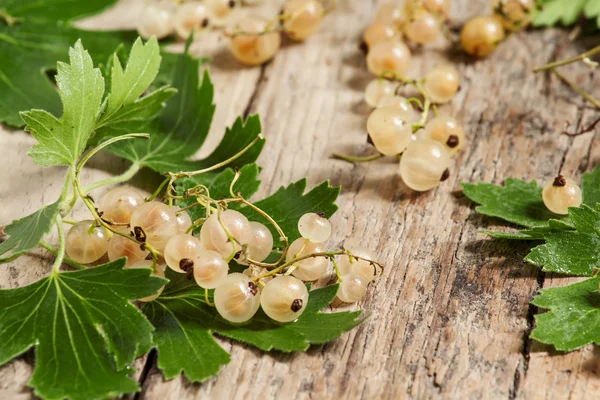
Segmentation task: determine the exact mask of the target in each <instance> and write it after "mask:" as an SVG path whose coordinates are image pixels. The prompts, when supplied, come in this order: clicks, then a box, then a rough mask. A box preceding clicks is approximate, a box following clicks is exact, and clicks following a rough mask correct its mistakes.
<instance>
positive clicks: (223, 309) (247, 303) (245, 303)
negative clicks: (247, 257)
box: [214, 272, 260, 323]
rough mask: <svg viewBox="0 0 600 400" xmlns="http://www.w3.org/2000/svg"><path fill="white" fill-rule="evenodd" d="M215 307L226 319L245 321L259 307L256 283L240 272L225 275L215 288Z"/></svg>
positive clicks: (258, 293) (238, 321) (236, 321)
mask: <svg viewBox="0 0 600 400" xmlns="http://www.w3.org/2000/svg"><path fill="white" fill-rule="evenodd" d="M214 300H215V308H216V309H217V312H218V313H219V314H220V315H221V317H223V318H225V319H226V320H228V321H231V322H235V323H240V322H246V321H248V320H249V319H250V318H252V317H253V316H254V314H256V311H258V307H260V291H259V288H258V285H256V283H254V282H253V281H252V280H251V279H250V278H249V277H247V276H246V275H244V274H240V273H237V272H235V273H233V274H229V275H227V276H226V277H225V278H224V279H223V280H222V281H221V282H220V283H219V285H218V286H217V287H216V288H215V294H214Z"/></svg>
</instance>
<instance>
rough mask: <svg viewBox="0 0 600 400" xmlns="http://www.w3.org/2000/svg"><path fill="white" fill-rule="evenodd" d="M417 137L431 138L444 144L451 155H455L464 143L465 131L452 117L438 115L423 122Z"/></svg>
mask: <svg viewBox="0 0 600 400" xmlns="http://www.w3.org/2000/svg"><path fill="white" fill-rule="evenodd" d="M419 137H420V138H422V139H433V140H435V141H436V142H440V143H441V144H443V145H444V146H446V150H448V153H450V155H451V156H453V155H455V154H456V153H457V152H458V151H459V150H460V149H462V148H463V147H464V145H465V132H464V130H463V128H462V126H461V125H460V124H459V123H458V121H457V120H456V119H454V118H453V117H448V116H444V115H440V116H438V117H435V118H432V119H431V120H429V122H427V124H425V129H423V130H422V131H421V132H420V134H419Z"/></svg>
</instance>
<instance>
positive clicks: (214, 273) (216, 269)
mask: <svg viewBox="0 0 600 400" xmlns="http://www.w3.org/2000/svg"><path fill="white" fill-rule="evenodd" d="M228 272H229V264H227V262H225V260H224V259H223V257H222V256H221V255H220V254H219V253H217V252H216V251H212V250H204V251H202V252H201V253H200V255H199V256H198V257H197V258H196V259H194V279H195V280H196V283H197V284H198V286H200V287H202V288H205V289H214V288H216V287H217V286H219V284H221V282H223V279H225V277H226V276H227V273H228Z"/></svg>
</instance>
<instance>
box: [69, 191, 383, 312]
mask: <svg viewBox="0 0 600 400" xmlns="http://www.w3.org/2000/svg"><path fill="white" fill-rule="evenodd" d="M98 210H99V215H100V216H101V218H102V220H103V221H104V222H106V223H107V224H109V225H108V226H112V227H114V230H111V232H109V231H108V230H107V229H106V228H105V227H104V226H101V225H99V224H97V223H96V221H91V220H85V221H80V222H77V223H75V224H74V225H73V226H72V227H71V229H70V230H69V232H68V233H67V237H66V252H67V255H68V256H69V257H70V258H71V259H72V260H73V261H76V262H78V263H81V264H90V263H93V262H95V261H98V260H99V259H100V258H102V257H103V256H104V255H105V254H108V259H109V260H111V261H112V260H116V259H118V258H121V257H127V262H126V265H125V267H126V268H151V269H152V270H153V272H152V273H153V274H154V275H156V276H160V277H164V276H165V268H166V266H168V267H169V268H171V269H172V270H173V271H175V272H178V273H183V274H186V275H187V278H188V279H194V280H195V282H196V283H197V284H198V286H200V287H201V288H204V289H206V290H208V289H214V303H215V304H214V305H215V307H216V309H217V311H218V312H219V314H220V315H221V316H222V317H223V318H225V319H226V320H228V321H231V322H236V323H239V322H245V321H248V320H249V319H250V318H252V316H253V315H254V314H255V313H256V311H257V310H258V308H259V306H261V307H262V309H263V310H264V312H265V313H266V314H267V315H268V316H269V317H271V318H272V319H274V320H275V321H279V322H290V321H294V320H295V319H297V318H298V317H299V316H300V315H301V314H302V313H303V312H304V309H305V308H306V305H307V301H308V295H309V293H308V290H307V289H306V286H305V284H304V282H303V281H314V280H317V279H319V278H321V277H322V276H323V275H324V274H325V273H326V272H327V270H328V267H329V263H330V260H331V259H332V257H333V256H332V254H331V253H327V252H326V249H325V242H326V241H327V240H328V239H329V236H330V235H331V225H330V223H329V221H328V220H327V218H325V217H324V216H323V215H321V214H315V213H309V214H305V215H303V216H302V217H301V218H300V220H299V222H298V230H299V232H300V234H301V236H302V237H301V238H299V239H297V240H295V241H294V242H293V243H292V244H291V245H290V246H289V248H287V249H286V250H285V251H286V252H285V254H284V256H285V257H283V256H282V257H281V258H280V261H284V260H285V262H284V263H283V264H281V265H279V262H277V263H273V264H266V263H264V260H266V259H267V257H268V256H269V255H270V254H271V252H272V251H273V236H272V234H271V231H270V230H269V228H267V227H266V226H265V225H263V224H261V223H260V222H256V221H249V220H248V218H246V217H245V216H244V215H243V214H241V213H240V212H238V211H236V210H232V209H225V210H221V209H220V208H219V209H218V210H217V211H215V212H213V213H212V214H210V215H209V216H208V217H207V218H206V219H203V220H200V221H201V223H202V225H201V228H200V234H199V236H198V237H196V236H194V235H193V234H192V233H189V232H190V231H191V230H192V229H191V228H192V227H193V226H194V225H195V224H194V223H193V221H192V220H191V218H190V216H189V214H188V213H187V211H185V210H182V209H180V208H178V207H171V206H169V205H167V204H164V203H161V202H158V201H149V202H146V201H145V200H144V198H143V197H142V195H141V194H140V193H138V192H137V191H135V190H134V189H131V188H127V187H117V188H114V189H112V190H110V191H109V192H107V193H106V194H105V195H104V196H103V197H102V198H101V199H100V203H99V207H98ZM105 226H107V225H105ZM336 254H341V252H337V253H336ZM159 257H160V258H159ZM339 257H341V258H340V259H339V265H340V271H341V274H342V276H344V279H343V281H342V283H341V287H340V290H339V295H338V296H339V297H340V299H342V300H343V301H346V302H355V301H358V300H360V298H361V297H362V295H363V294H364V292H365V290H366V285H367V284H368V283H369V282H370V281H372V280H373V279H374V278H375V275H376V274H375V273H376V270H375V263H374V262H372V260H373V257H372V256H371V255H370V254H369V253H368V252H366V251H364V250H360V251H358V252H357V254H353V253H352V252H348V253H344V254H343V255H340V256H339ZM163 260H164V262H163ZM232 260H233V261H235V262H236V263H237V264H239V265H243V266H248V268H247V269H246V270H245V271H244V273H237V272H234V273H229V272H230V271H229V267H230V266H229V262H230V261H232ZM165 264H166V265H165ZM334 265H337V264H334ZM284 270H285V271H284ZM336 272H337V267H336ZM346 277H347V279H346ZM161 292H162V290H161ZM159 295H160V293H158V294H156V295H153V296H150V297H146V298H143V299H140V300H141V301H152V300H154V299H155V298H157V297H158V296H159Z"/></svg>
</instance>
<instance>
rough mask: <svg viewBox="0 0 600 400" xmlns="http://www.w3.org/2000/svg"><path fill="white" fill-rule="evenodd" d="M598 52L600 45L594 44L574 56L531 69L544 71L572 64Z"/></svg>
mask: <svg viewBox="0 0 600 400" xmlns="http://www.w3.org/2000/svg"><path fill="white" fill-rule="evenodd" d="M598 52H600V46H596V47H594V48H593V49H591V50H588V51H586V52H585V53H581V54H580V55H578V56H575V57H571V58H567V59H565V60H560V61H555V62H551V63H548V64H545V65H542V66H539V67H536V68H534V69H533V72H540V71H545V70H548V69H554V68H556V67H560V66H563V65H567V64H572V63H575V62H577V61H583V60H584V59H585V58H589V57H591V56H593V55H594V54H596V53H598Z"/></svg>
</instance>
